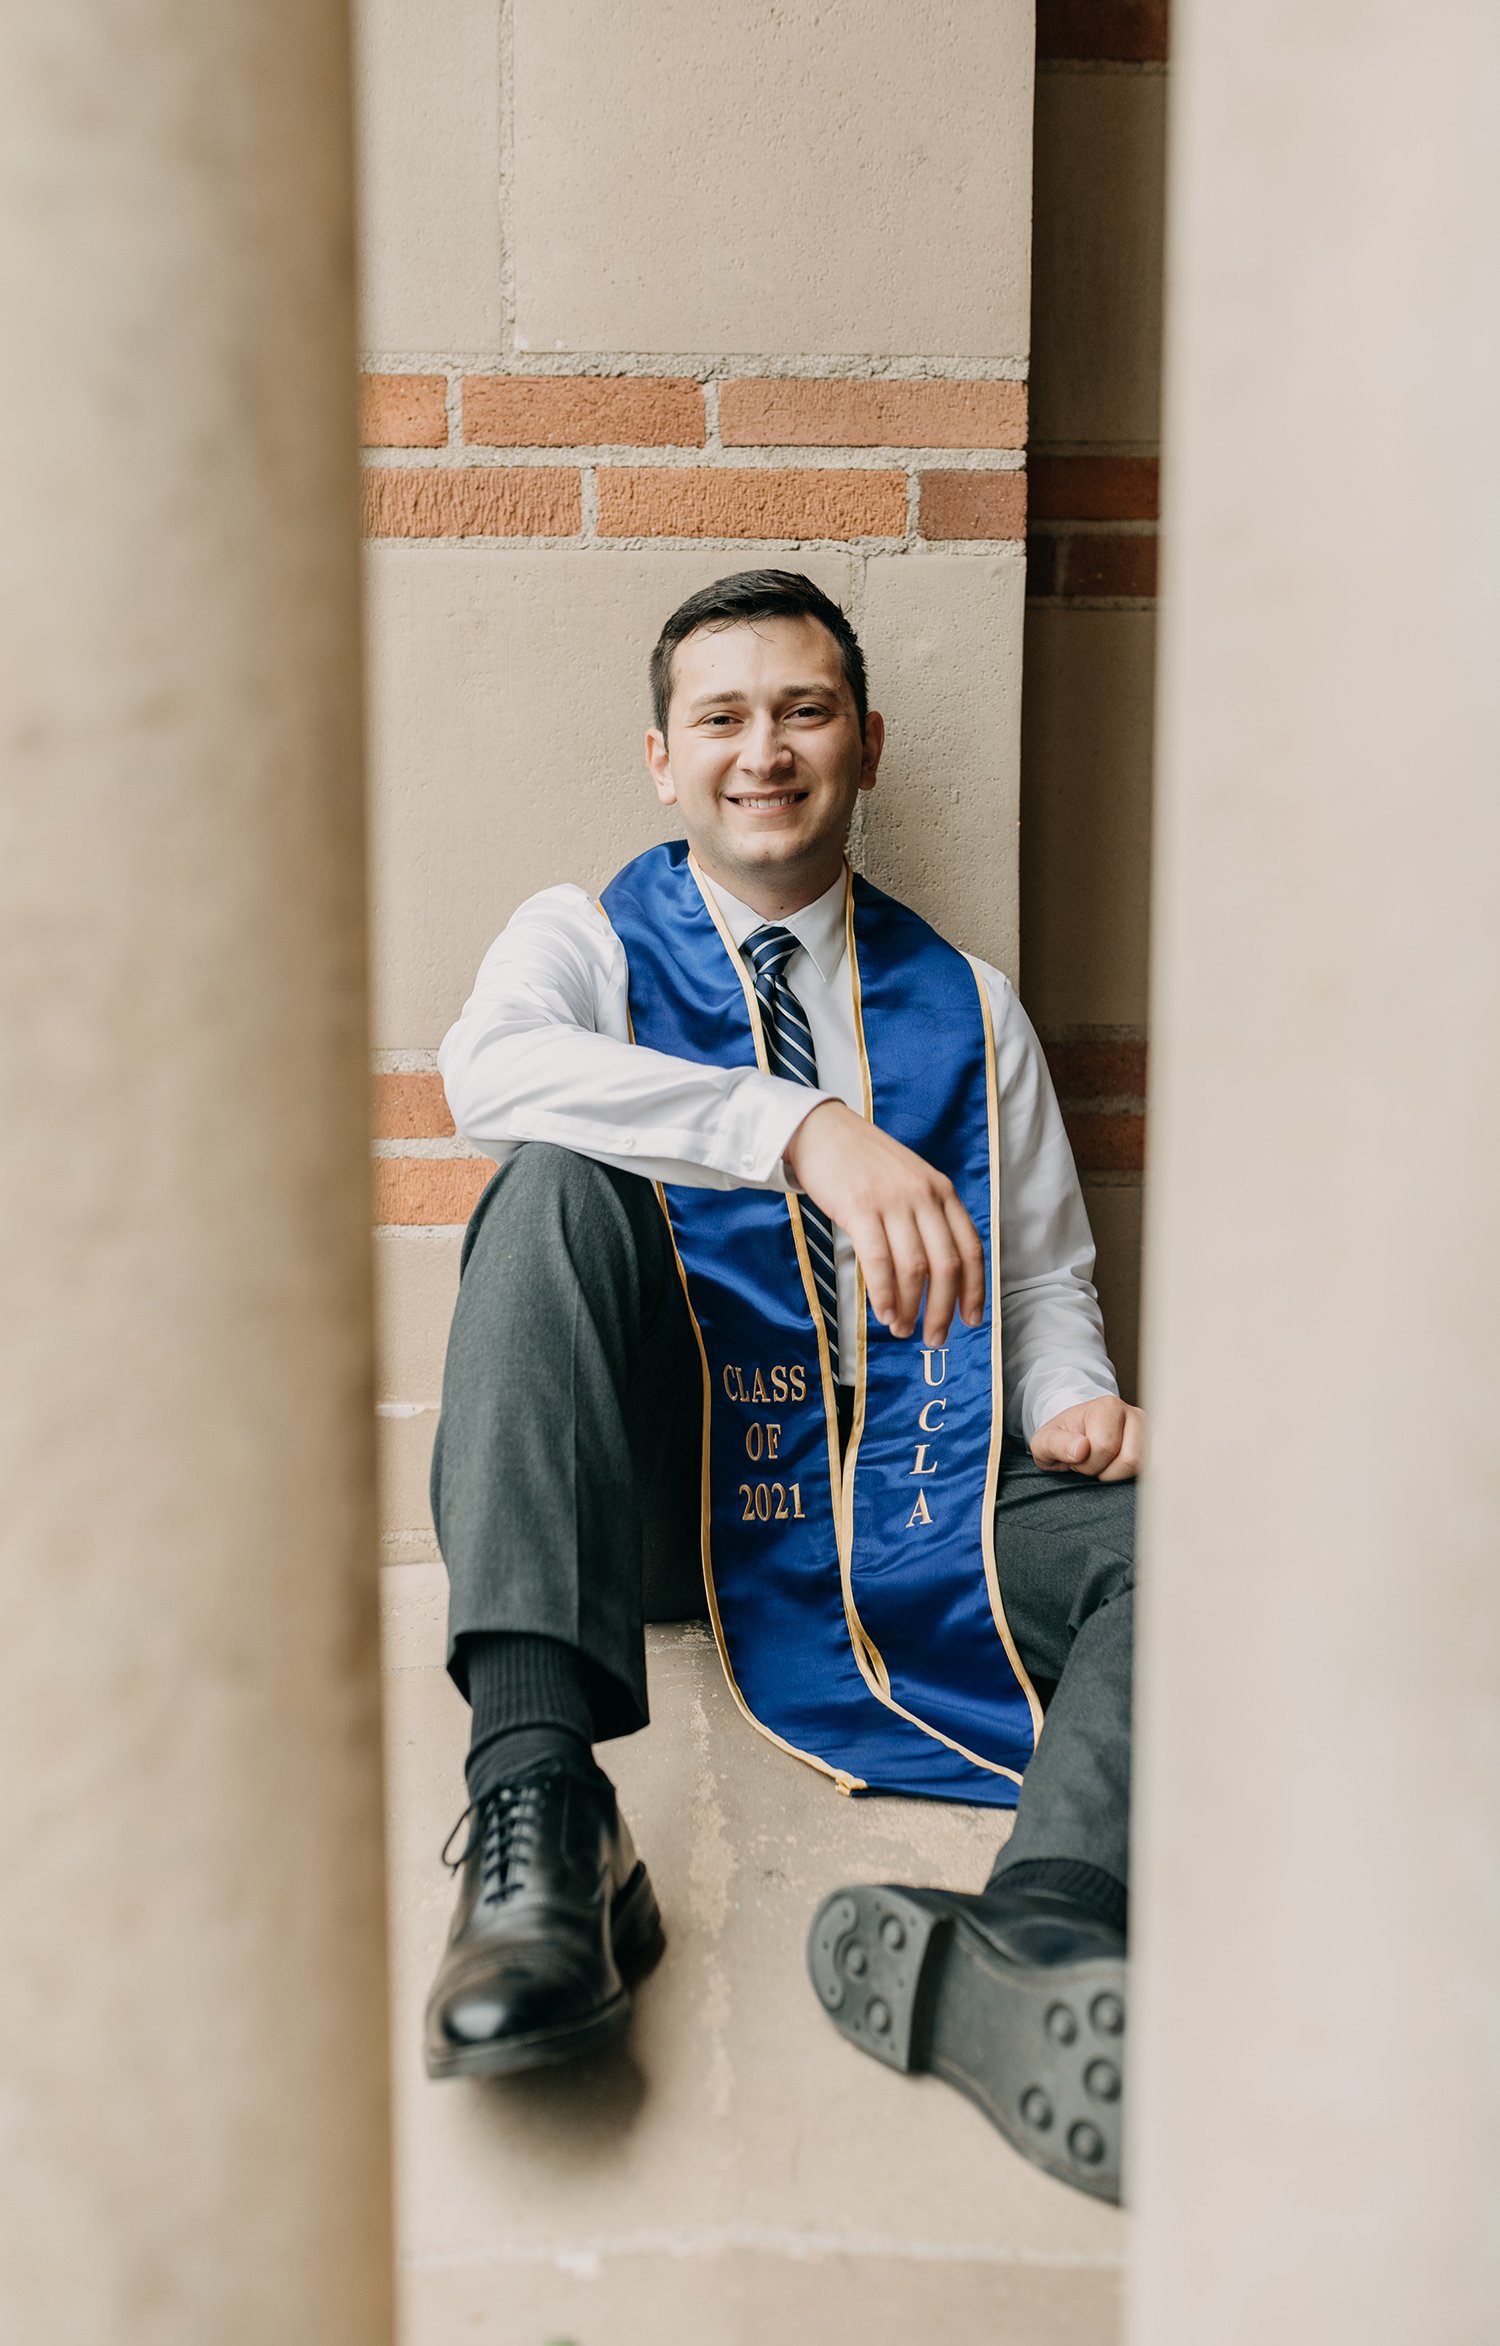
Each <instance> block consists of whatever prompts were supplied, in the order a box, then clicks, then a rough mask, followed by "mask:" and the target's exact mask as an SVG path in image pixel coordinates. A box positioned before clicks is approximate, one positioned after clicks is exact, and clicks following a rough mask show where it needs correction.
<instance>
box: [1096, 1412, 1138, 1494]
mask: <svg viewBox="0 0 1500 2346" xmlns="http://www.w3.org/2000/svg"><path fill="white" fill-rule="evenodd" d="M1144 1423H1145V1421H1144V1419H1143V1418H1142V1416H1141V1413H1140V1411H1139V1410H1138V1409H1127V1410H1126V1412H1125V1425H1124V1431H1123V1433H1122V1434H1121V1437H1120V1445H1119V1448H1118V1449H1117V1451H1116V1452H1115V1455H1114V1457H1113V1458H1112V1459H1111V1461H1110V1463H1109V1465H1108V1466H1106V1467H1105V1469H1104V1471H1103V1473H1102V1474H1101V1475H1100V1477H1099V1480H1100V1481H1101V1482H1102V1483H1124V1482H1130V1481H1132V1480H1133V1479H1134V1478H1135V1476H1136V1475H1138V1474H1139V1473H1140V1471H1141V1468H1142V1466H1143V1465H1144V1464H1145V1444H1144V1441H1143V1439H1142V1430H1143V1427H1144Z"/></svg>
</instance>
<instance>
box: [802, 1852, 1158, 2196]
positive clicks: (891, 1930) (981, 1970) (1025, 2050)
mask: <svg viewBox="0 0 1500 2346" xmlns="http://www.w3.org/2000/svg"><path fill="white" fill-rule="evenodd" d="M807 1963H808V1969H809V1971H810V1972H811V1974H812V1982H813V1986H814V1987H815V1988H816V1990H817V1992H818V1997H819V2000H820V2002H821V2003H822V2006H823V2009H824V2011H825V2012H827V2013H828V2014H829V2015H830V2017H831V2018H832V2020H833V2021H834V2023H835V2025H836V2026H837V2027H838V2028H840V2029H841V2030H842V2031H843V2033H844V2035H845V2036H846V2037H848V2038H849V2040H850V2042H851V2044H856V2045H858V2046H859V2047H860V2048H861V2050H862V2051H864V2052H866V2053H873V2054H874V2056H875V2058H876V2059H877V2060H878V2061H888V2062H889V2063H890V2065H891V2067H892V2068H893V2069H906V2070H912V2069H930V2070H931V2071H932V2072H933V2073H934V2075H936V2076H938V2077H942V2078H946V2080H947V2082H948V2083H949V2084H950V2085H956V2086H957V2087H958V2089H959V2092H960V2093H965V2094H967V2095H968V2097H969V2099H970V2100H971V2101H973V2102H977V2103H978V2105H979V2107H980V2109H981V2110H983V2112H984V2114H985V2116H986V2117H987V2118H988V2119H989V2120H990V2121H991V2123H992V2124H993V2125H995V2126H998V2128H999V2129H1000V2132H1001V2133H1002V2134H1003V2135H1004V2136H1005V2138H1006V2140H1007V2142H1009V2143H1012V2144H1013V2145H1014V2146H1015V2148H1016V2149H1017V2150H1018V2151H1020V2152H1022V2153H1023V2155H1024V2156H1025V2157H1026V2158H1028V2159H1031V2160H1032V2161H1033V2162H1034V2163H1035V2164H1036V2165H1037V2166H1039V2167H1044V2168H1045V2169H1046V2171H1047V2173H1048V2174H1049V2175H1056V2176H1058V2177H1059V2178H1060V2179H1061V2180H1062V2181H1063V2182H1064V2183H1072V2184H1075V2185H1076V2186H1077V2188H1078V2189H1079V2190H1080V2191H1087V2192H1091V2193H1092V2194H1093V2195H1094V2197H1095V2198H1096V2199H1107V2200H1114V2201H1118V2199H1119V2197H1120V2132H1121V2126H1120V2120H1121V2110H1122V2106H1123V2105H1122V2096H1123V2092H1124V2075H1125V2070H1124V2053H1125V2009H1126V2006H1125V1941H1124V1938H1123V1936H1122V1935H1121V1933H1120V1932H1119V1931H1117V1930H1114V1929H1112V1928H1111V1927H1110V1925H1109V1924H1107V1923H1104V1922H1099V1921H1096V1920H1095V1918H1094V1917H1093V1916H1092V1915H1091V1914H1089V1913H1088V1912H1087V1911H1086V1910H1085V1909H1084V1908H1083V1907H1081V1906H1075V1905H1074V1904H1073V1902H1072V1900H1071V1899H1067V1898H1059V1897H1057V1896H1055V1895H1054V1894H1053V1893H1052V1892H1050V1891H1047V1890H1042V1889H1035V1890H1027V1889H1024V1888H1020V1887H1017V1888H1015V1889H1012V1890H1007V1889H1005V1888H1004V1886H1003V1884H997V1886H996V1887H995V1889H993V1890H991V1891H990V1892H988V1893H987V1894H986V1895H985V1896H983V1897H969V1896H965V1895H964V1894H963V1893H962V1892H961V1891H955V1890H919V1889H910V1888H906V1887H903V1886H900V1885H886V1886H881V1887H858V1888H850V1889H847V1890H836V1891H835V1892H834V1894H833V1896H832V1897H831V1898H825V1899H824V1901H823V1903H822V1905H821V1906H820V1907H819V1909H818V1911H817V1913H816V1914H815V1915H814V1917H813V1924H812V1930H811V1932H810V1934H809V1937H808V1943H807Z"/></svg>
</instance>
